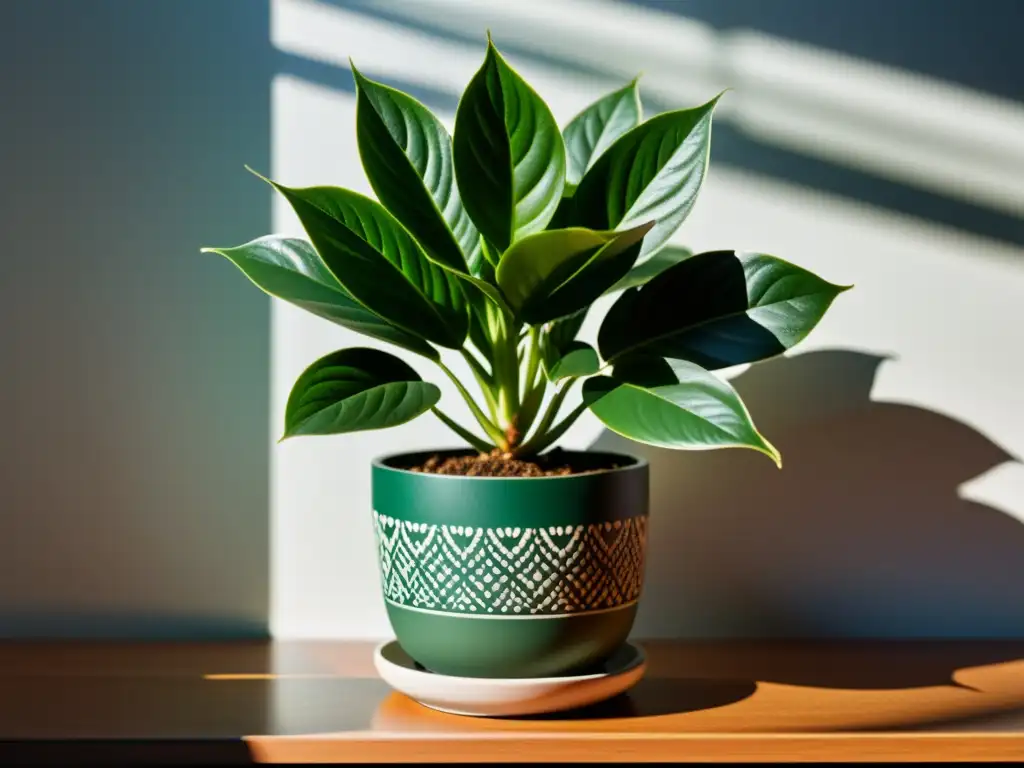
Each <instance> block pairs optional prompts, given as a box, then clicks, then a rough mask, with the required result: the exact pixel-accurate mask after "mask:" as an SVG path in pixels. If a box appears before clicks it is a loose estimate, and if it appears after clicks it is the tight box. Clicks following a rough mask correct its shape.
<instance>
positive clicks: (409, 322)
mask: <svg viewBox="0 0 1024 768" xmlns="http://www.w3.org/2000/svg"><path fill="white" fill-rule="evenodd" d="M268 181H269V180H268ZM269 183H270V184H272V185H273V186H274V187H275V188H276V189H277V190H278V191H279V192H281V194H282V195H284V197H285V198H286V199H287V200H288V202H289V203H291V206H292V208H294V209H295V213H296V214H298V217H299V219H300V221H302V225H303V226H304V227H305V229H306V232H307V234H308V235H309V239H310V240H312V241H313V245H314V246H316V250H317V252H318V253H319V254H320V257H321V258H322V259H323V261H324V263H325V264H326V265H327V268H328V269H329V270H330V271H331V273H332V274H333V275H334V276H335V277H336V278H337V279H338V282H339V283H341V284H342V285H343V286H344V287H345V290H347V291H348V292H349V293H350V294H351V295H352V296H353V297H354V298H355V299H356V301H358V302H359V303H360V304H362V305H363V306H365V307H366V308H367V309H369V310H371V311H372V312H374V313H375V314H377V315H380V316H381V317H383V318H384V319H386V320H388V321H389V322H390V323H392V324H393V325H397V326H398V327H400V328H403V329H405V330H406V331H408V332H409V333H413V334H416V335H418V336H422V337H423V338H425V339H427V340H429V341H433V342H435V343H436V344H440V345H441V346H443V347H450V348H452V349H459V348H460V347H461V346H462V343H463V341H464V340H465V338H466V332H467V330H468V327H469V313H468V311H467V308H466V298H465V296H464V294H463V292H462V287H461V285H460V284H459V278H458V277H456V276H455V275H454V274H452V273H451V272H449V271H447V270H445V269H444V268H442V267H440V266H438V265H437V264H434V263H433V262H432V261H430V259H428V258H427V256H426V254H425V253H424V252H423V249H422V248H421V247H420V246H419V244H418V243H417V242H416V241H415V240H413V238H412V236H410V235H409V233H408V232H407V231H406V230H405V228H404V227H403V226H402V225H401V224H400V223H399V222H398V221H397V220H396V219H395V217H394V216H392V215H391V214H390V213H388V211H387V209H386V208H384V206H382V205H381V204H380V203H378V202H376V201H374V200H371V199H369V198H368V197H364V196H363V195H360V194H358V193H356V192H352V191H351V190H348V189H340V188H338V187H305V188H302V189H297V188H291V187H286V186H284V185H282V184H278V183H276V182H273V181H269Z"/></svg>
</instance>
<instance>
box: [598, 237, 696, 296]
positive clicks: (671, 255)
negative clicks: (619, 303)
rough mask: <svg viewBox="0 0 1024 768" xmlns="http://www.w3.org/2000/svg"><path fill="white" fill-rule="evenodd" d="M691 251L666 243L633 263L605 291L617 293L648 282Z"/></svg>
mask: <svg viewBox="0 0 1024 768" xmlns="http://www.w3.org/2000/svg"><path fill="white" fill-rule="evenodd" d="M692 255H693V251H691V250H689V249H688V248H681V247H679V246H677V245H666V246H665V247H664V248H662V249H661V250H660V251H658V252H657V253H656V254H654V255H653V256H651V257H650V258H649V259H647V260H646V261H644V262H641V263H639V264H635V265H634V266H633V268H632V269H631V270H629V272H627V273H626V276H625V277H624V278H622V279H621V280H619V282H617V283H616V284H615V285H613V286H612V287H611V288H609V289H608V290H607V291H605V293H618V292H619V291H624V290H626V289H627V288H636V287H638V286H641V285H644V284H645V283H648V282H650V281H651V280H652V279H653V278H655V277H657V276H658V275H660V274H661V273H662V272H664V271H665V270H666V269H668V268H669V267H674V266H675V265H676V264H678V263H679V262H680V261H683V260H684V259H688V258H690V257H691V256H692Z"/></svg>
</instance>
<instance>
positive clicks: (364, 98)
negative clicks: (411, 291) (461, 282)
mask: <svg viewBox="0 0 1024 768" xmlns="http://www.w3.org/2000/svg"><path fill="white" fill-rule="evenodd" d="M352 74H353V76H354V77H355V81H356V86H357V93H358V95H357V101H356V138H357V141H358V144H359V156H360V158H361V159H362V163H363V169H364V170H365V171H366V176H367V178H368V179H369V181H370V186H372V187H373V191H374V192H375V193H376V194H377V199H379V200H380V202H381V203H383V204H384V207H386V208H387V209H388V210H389V211H391V213H393V214H394V215H395V217H396V218H397V219H398V220H399V221H401V222H402V224H404V225H405V227H406V229H408V230H409V231H410V232H411V233H412V234H413V236H414V237H415V238H416V239H417V240H418V241H419V243H420V245H422V246H423V248H424V249H425V250H426V251H427V254H428V255H429V256H430V257H431V258H433V259H434V260H435V261H437V262H438V263H440V264H444V265H445V266H448V267H451V268H452V269H456V270H459V271H462V272H465V271H466V270H467V268H468V267H467V262H469V263H472V264H476V263H477V262H478V261H479V259H480V258H481V255H480V233H479V232H477V229H476V227H475V226H473V222H472V220H471V219H470V218H469V214H468V213H466V209H465V208H464V207H463V205H462V199H461V197H460V196H459V189H458V186H457V185H456V183H455V169H454V166H453V164H452V140H451V137H450V136H449V135H448V131H447V130H445V127H444V126H443V125H442V124H441V121H440V120H438V119H437V118H436V117H434V115H433V114H431V112H430V110H429V109H427V108H426V107H425V106H424V105H423V104H421V103H420V102H418V101H417V100H416V99H414V98H413V97H412V96H409V95H407V94H405V93H402V92H401V91H398V90H395V89H394V88H389V87H388V86H386V85H382V84H380V83H376V82H374V81H372V80H370V79H368V78H366V77H364V76H363V75H362V74H361V73H360V72H359V71H358V70H356V68H355V67H353V68H352Z"/></svg>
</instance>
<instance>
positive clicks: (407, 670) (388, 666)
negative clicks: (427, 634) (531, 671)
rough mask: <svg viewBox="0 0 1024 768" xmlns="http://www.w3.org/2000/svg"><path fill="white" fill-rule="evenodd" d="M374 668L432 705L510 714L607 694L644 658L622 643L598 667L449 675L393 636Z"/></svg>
mask: <svg viewBox="0 0 1024 768" xmlns="http://www.w3.org/2000/svg"><path fill="white" fill-rule="evenodd" d="M373 663H374V665H375V666H376V667H377V673H378V674H379V675H380V676H381V677H382V678H383V679H384V681H385V682H386V683H387V684H388V685H390V686H391V687H392V688H394V689H395V690H397V691H399V692H401V693H404V694H405V695H406V696H408V697H410V698H412V699H414V700H416V701H418V702H419V703H420V704H423V705H424V706H427V707H430V708H431V709H438V710H440V711H442V712H449V713H451V714H454V715H472V716H475V717H510V716H513V715H536V714H541V713H543V712H558V711H561V710H565V709H575V708H577V707H584V706H586V705H588V704H596V703H597V702H599V701H604V700H605V699H610V698H611V697H612V696H616V695H618V694H620V693H622V692H624V691H627V690H629V689H630V688H631V687H633V685H635V684H636V682H637V681H638V680H639V679H640V678H641V677H643V675H644V670H645V669H646V668H647V658H646V656H645V655H644V652H643V650H642V649H641V648H639V647H638V646H635V645H633V644H632V643H626V644H625V645H624V646H623V647H622V648H620V649H619V650H618V651H617V652H616V653H615V654H614V655H613V656H612V657H611V658H610V659H609V660H608V661H606V662H605V663H604V664H603V665H602V666H601V669H599V670H598V671H596V672H591V673H588V674H582V675H568V676H566V677H532V678H511V679H509V678H482V677H449V676H447V675H438V674H435V673H433V672H428V671H427V670H425V669H423V667H421V666H419V665H418V664H417V663H416V662H415V661H413V660H412V659H411V658H409V656H408V654H406V652H405V651H403V650H402V648H401V646H400V645H399V644H398V641H397V640H391V641H389V642H386V643H382V644H381V645H379V646H377V649H376V650H375V651H374V653H373Z"/></svg>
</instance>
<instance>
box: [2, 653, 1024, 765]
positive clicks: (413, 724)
mask: <svg viewBox="0 0 1024 768" xmlns="http://www.w3.org/2000/svg"><path fill="white" fill-rule="evenodd" d="M643 645H644V647H645V648H646V649H647V652H648V655H649V658H650V667H649V672H648V674H647V677H646V678H645V679H644V680H643V681H641V683H640V684H639V685H638V686H637V687H636V688H635V689H634V690H633V691H632V692H631V693H630V694H628V695H626V696H623V697H619V698H618V699H616V700H613V701H610V702H606V703H605V704H603V705H598V706H596V707H593V708H591V709H589V710H585V711H577V712H574V713H572V714H568V715H558V716H548V717H540V718H519V719H508V720H481V719H473V718H461V717H457V716H453V715H445V714H442V713H439V712H434V711H432V710H428V709H425V708H424V707H421V706H419V705H418V704H415V703H414V702H412V701H410V700H409V699H407V698H405V697H403V696H401V695H399V694H396V693H393V692H391V691H390V690H389V689H388V688H387V687H386V686H385V685H384V683H382V682H381V681H380V680H379V679H377V677H376V675H375V673H374V671H373V665H372V661H371V653H372V644H367V643H342V642H301V643H222V644H110V643H74V644H71V643H64V644H58V643H51V644H32V645H25V644H10V643H8V644H0V762H8V761H13V760H18V761H20V762H25V761H31V762H36V761H43V762H57V763H62V764H67V763H71V762H75V761H81V760H92V761H104V762H107V763H117V762H122V763H131V764H136V765H138V764H145V763H146V762H161V763H167V762H168V761H175V762H207V761H210V762H217V763H225V762H238V763H247V762H253V761H257V762H313V761H323V762H343V761H352V762H359V761H361V762H371V761H419V762H429V761H450V762H451V761H545V760H551V761H581V762H587V763H593V762H602V761H621V762H637V761H644V760H652V761H654V760H659V761H660V760H671V761H704V762H708V761H726V762H745V761H746V762H753V761H800V760H814V761H829V760H835V761H840V760H841V761H851V760H852V761H876V760H877V761H882V760H884V761H918V760H933V761H961V760H1024V642H980V643H979V642H963V643H960V642H924V643H922V642H905V643H792V642H784V643H783V642H765V643H666V642H649V643H643Z"/></svg>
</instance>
